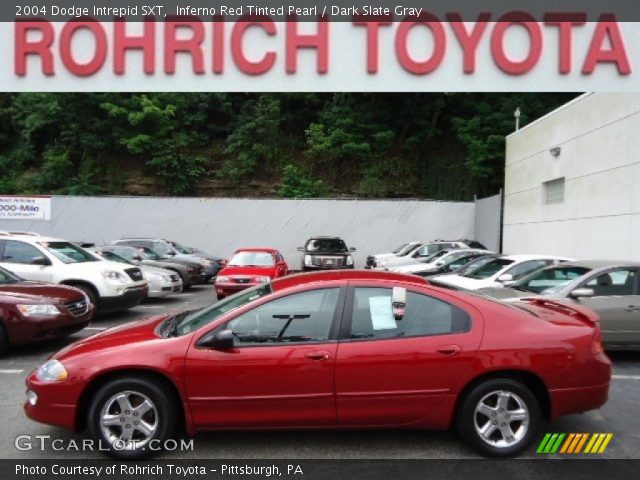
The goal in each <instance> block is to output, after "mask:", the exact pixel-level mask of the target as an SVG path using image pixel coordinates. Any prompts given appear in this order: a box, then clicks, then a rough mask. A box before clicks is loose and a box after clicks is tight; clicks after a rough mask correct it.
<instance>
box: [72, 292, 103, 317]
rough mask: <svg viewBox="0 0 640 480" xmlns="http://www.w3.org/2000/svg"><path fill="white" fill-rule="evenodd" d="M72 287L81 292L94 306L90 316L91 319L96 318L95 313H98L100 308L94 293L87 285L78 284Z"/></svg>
mask: <svg viewBox="0 0 640 480" xmlns="http://www.w3.org/2000/svg"><path fill="white" fill-rule="evenodd" d="M71 286H72V287H75V288H77V289H78V290H82V291H83V292H84V293H85V295H86V296H87V297H88V298H89V301H90V302H91V303H92V304H93V306H94V310H93V313H92V314H91V318H93V317H95V316H96V313H98V310H99V308H100V306H99V305H98V303H99V299H98V294H97V293H96V291H95V290H94V289H93V288H92V287H90V286H88V285H82V284H78V285H73V284H72V285H71Z"/></svg>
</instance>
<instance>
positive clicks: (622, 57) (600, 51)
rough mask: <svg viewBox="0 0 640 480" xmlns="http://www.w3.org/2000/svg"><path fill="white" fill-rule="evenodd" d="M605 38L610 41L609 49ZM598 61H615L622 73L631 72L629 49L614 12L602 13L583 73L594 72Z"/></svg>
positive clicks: (619, 71)
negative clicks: (626, 46) (605, 44)
mask: <svg viewBox="0 0 640 480" xmlns="http://www.w3.org/2000/svg"><path fill="white" fill-rule="evenodd" d="M605 39H608V41H609V46H610V48H608V49H605V47H604V45H603V43H604V42H605ZM598 63H614V64H615V65H616V68H617V69H618V73H619V74H620V75H629V74H630V73H631V65H630V63H629V57H628V56H627V49H626V48H625V46H624V40H623V39H622V34H621V33H620V29H619V28H618V22H616V19H615V16H614V15H612V14H603V15H600V18H599V19H598V23H597V24H596V30H595V32H594V33H593V38H592V39H591V44H590V45H589V51H588V52H587V58H586V59H585V61H584V65H583V67H582V73H583V74H584V75H590V74H592V73H593V71H594V70H595V68H596V65H597V64H598Z"/></svg>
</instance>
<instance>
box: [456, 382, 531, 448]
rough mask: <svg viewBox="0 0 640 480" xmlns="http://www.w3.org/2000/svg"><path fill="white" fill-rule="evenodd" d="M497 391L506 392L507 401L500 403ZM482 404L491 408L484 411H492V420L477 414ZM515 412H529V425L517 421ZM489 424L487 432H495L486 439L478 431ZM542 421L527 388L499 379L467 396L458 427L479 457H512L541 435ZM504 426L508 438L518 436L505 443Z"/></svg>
mask: <svg viewBox="0 0 640 480" xmlns="http://www.w3.org/2000/svg"><path fill="white" fill-rule="evenodd" d="M495 392H505V393H506V394H507V395H503V396H502V397H501V398H503V399H508V400H503V403H502V404H499V403H498V396H499V395H497V394H495ZM508 395H510V397H509V396H508ZM494 400H495V403H494ZM481 401H482V403H483V404H484V405H485V406H487V407H490V408H489V409H485V410H486V411H487V413H488V412H491V413H490V414H491V415H492V417H489V415H485V414H483V413H476V407H477V406H479V405H480V404H481ZM505 401H506V403H507V405H508V407H507V408H506V409H504V408H503V409H502V411H501V408H502V407H501V405H502V406H504V402H505ZM485 402H486V403H485ZM519 403H522V404H523V405H524V407H525V409H522V408H521V407H522V406H523V405H519ZM493 408H495V411H493ZM516 410H518V411H521V410H524V411H525V412H526V416H527V417H526V418H527V420H526V422H525V421H518V420H515V418H518V417H519V416H520V415H516V413H515V412H516ZM487 422H489V424H490V425H489V429H488V431H491V429H494V433H493V434H491V436H489V438H488V439H486V440H485V438H484V437H483V436H482V435H481V434H480V432H479V431H478V428H481V427H485V426H487ZM541 422H542V415H541V413H540V404H539V402H538V399H537V398H536V396H535V395H534V394H533V393H532V392H531V390H529V388H527V386H526V385H524V384H522V383H520V382H518V381H516V380H512V379H509V378H496V379H492V380H487V381H486V382H482V383H480V384H479V385H477V386H475V387H474V388H473V389H472V390H471V391H470V392H468V394H466V395H465V397H464V398H463V399H462V402H461V403H460V407H459V409H458V412H457V418H456V427H457V430H458V432H459V433H460V435H461V436H462V438H463V439H464V440H465V441H466V442H467V443H468V444H469V445H470V446H471V447H472V448H474V449H475V450H476V451H478V452H479V453H480V454H482V455H484V456H487V457H512V456H515V455H518V454H519V453H521V452H522V451H523V450H525V449H526V448H527V447H528V446H529V445H531V443H532V442H533V441H534V439H535V438H536V436H537V434H538V431H539V429H540V426H541ZM501 427H503V428H504V431H506V432H507V433H506V435H507V437H508V436H509V435H510V433H509V432H511V433H514V432H515V434H514V435H513V436H512V437H511V439H508V438H507V439H506V440H505V438H506V437H505V433H503V430H501ZM521 427H522V428H521ZM487 433H488V432H487Z"/></svg>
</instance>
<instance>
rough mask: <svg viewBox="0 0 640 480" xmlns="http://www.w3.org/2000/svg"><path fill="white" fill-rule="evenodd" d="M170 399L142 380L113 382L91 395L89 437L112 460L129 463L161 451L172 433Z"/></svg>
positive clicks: (149, 382)
mask: <svg viewBox="0 0 640 480" xmlns="http://www.w3.org/2000/svg"><path fill="white" fill-rule="evenodd" d="M171 411H172V409H171V401H170V395H169V394H168V392H167V391H166V389H165V388H163V387H162V386H161V385H159V384H157V383H156V382H153V381H150V380H146V379H143V378H138V379H136V378H132V379H124V378H122V379H116V380H112V381H110V382H108V383H107V384H106V385H104V386H103V387H102V388H100V389H99V390H98V391H97V392H96V394H95V395H94V397H93V399H92V401H91V404H90V406H89V409H88V418H87V425H88V427H89V433H90V434H91V436H92V437H93V439H94V440H96V441H97V442H98V444H99V446H100V448H101V449H103V450H105V451H106V452H107V454H109V455H110V456H112V457H115V458H118V459H123V460H130V459H137V458H144V457H147V456H150V455H153V454H155V453H159V452H160V451H161V450H162V446H163V444H164V442H165V441H166V440H167V439H168V438H170V436H171V435H172V433H173V431H174V427H175V419H174V416H173V415H172V414H171Z"/></svg>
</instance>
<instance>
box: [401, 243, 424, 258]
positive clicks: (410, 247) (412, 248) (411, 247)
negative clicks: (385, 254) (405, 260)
mask: <svg viewBox="0 0 640 480" xmlns="http://www.w3.org/2000/svg"><path fill="white" fill-rule="evenodd" d="M419 246H420V244H419V243H415V244H413V245H408V246H407V248H405V250H404V251H403V252H402V253H399V254H398V256H399V257H406V256H407V255H409V254H410V253H413V252H415V251H416V250H417V248H418V247H419Z"/></svg>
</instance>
